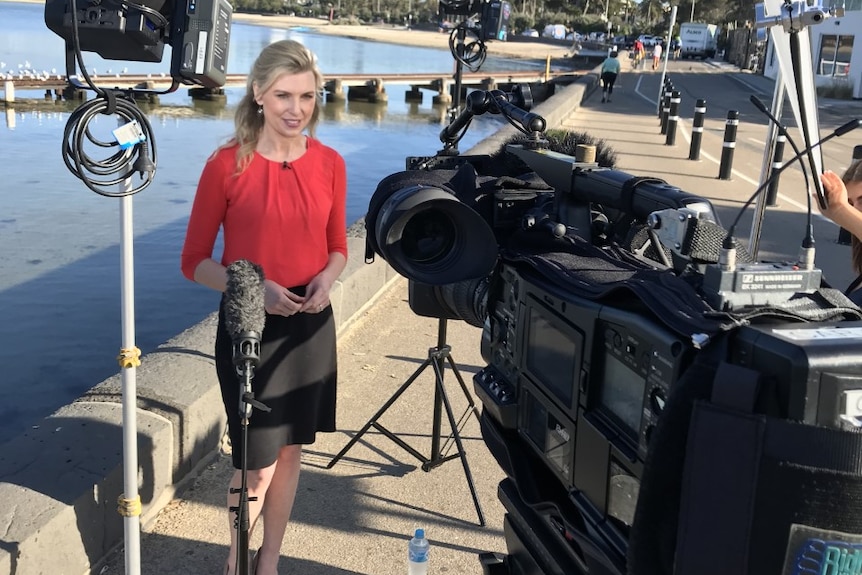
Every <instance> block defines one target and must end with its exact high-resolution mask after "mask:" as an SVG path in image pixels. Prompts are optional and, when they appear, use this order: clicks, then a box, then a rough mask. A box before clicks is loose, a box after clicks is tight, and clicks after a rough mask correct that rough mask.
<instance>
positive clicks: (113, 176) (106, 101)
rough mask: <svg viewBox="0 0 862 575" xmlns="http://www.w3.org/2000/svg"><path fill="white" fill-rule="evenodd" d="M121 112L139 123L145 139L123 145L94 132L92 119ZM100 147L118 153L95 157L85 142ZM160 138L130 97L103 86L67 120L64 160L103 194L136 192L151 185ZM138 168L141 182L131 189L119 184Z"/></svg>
mask: <svg viewBox="0 0 862 575" xmlns="http://www.w3.org/2000/svg"><path fill="white" fill-rule="evenodd" d="M100 114H104V115H107V116H114V115H116V116H118V117H119V119H120V121H121V122H123V121H125V122H123V124H125V123H132V122H134V123H136V124H137V128H138V129H140V131H141V134H142V141H140V142H138V143H136V144H134V145H132V146H129V147H126V148H123V147H122V146H121V145H120V143H119V142H117V141H116V140H113V141H103V140H101V139H99V138H97V137H96V136H94V135H93V132H92V130H91V126H90V123H91V122H92V121H93V120H94V119H96V118H97V116H98V115H100ZM88 143H89V144H91V145H93V146H96V147H97V148H102V149H108V148H113V149H115V150H114V153H113V154H112V155H110V156H108V157H107V158H100V159H95V158H93V157H92V156H90V155H88V154H87V152H86V151H85V145H87V144H88ZM157 159H158V156H157V153H156V141H155V138H154V137H153V130H152V126H151V125H150V123H149V121H148V120H147V117H146V115H144V113H143V112H142V111H141V109H140V108H138V107H137V105H136V104H135V102H134V101H133V100H131V99H130V98H126V97H124V96H122V95H120V97H117V94H116V93H115V92H114V91H112V90H100V94H99V95H98V96H96V97H95V98H93V99H92V100H88V101H87V102H85V103H83V104H81V105H80V106H79V107H78V108H77V109H75V111H74V112H72V114H71V116H69V121H68V122H67V123H66V128H65V130H64V133H63V162H65V164H66V167H67V168H69V171H70V172H72V174H74V175H75V176H76V177H77V178H79V179H80V180H81V181H82V182H84V185H86V186H87V187H88V188H90V189H91V190H93V191H94V192H96V193H97V194H99V195H102V196H107V197H114V198H116V197H123V196H129V195H132V194H136V193H138V192H140V191H141V190H143V189H144V188H146V187H147V186H149V185H150V183H152V181H153V176H154V175H155V171H156V163H157ZM135 172H138V173H139V174H140V177H141V182H140V183H139V184H138V185H137V186H134V187H128V186H126V187H127V188H128V189H120V188H116V189H114V190H111V189H110V187H111V186H118V185H119V184H120V183H124V182H125V183H130V180H131V176H132V175H133V174H134V173H135Z"/></svg>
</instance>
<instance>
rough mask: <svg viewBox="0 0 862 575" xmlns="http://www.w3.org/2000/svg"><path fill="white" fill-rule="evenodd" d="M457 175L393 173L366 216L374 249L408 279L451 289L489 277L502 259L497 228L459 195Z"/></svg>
mask: <svg viewBox="0 0 862 575" xmlns="http://www.w3.org/2000/svg"><path fill="white" fill-rule="evenodd" d="M453 175H454V174H453V173H448V174H443V173H435V172H434V171H431V172H419V171H416V172H402V173H399V174H392V175H390V176H387V177H386V178H384V179H383V180H382V181H381V182H380V184H378V186H377V190H376V191H375V192H374V195H373V196H372V197H371V201H370V202H369V206H368V213H367V214H366V216H365V229H366V231H367V232H368V243H369V246H370V247H371V249H373V250H374V251H375V252H376V253H377V254H379V255H380V256H381V257H382V258H383V259H385V260H386V261H387V262H388V263H389V265H391V266H392V267H393V268H394V269H395V271H397V272H398V273H400V274H401V275H403V276H404V277H406V278H407V279H411V280H414V281H417V282H421V283H424V284H429V285H445V284H450V283H455V282H460V281H464V280H468V279H474V278H480V277H484V276H486V275H487V274H488V273H490V271H491V269H492V268H493V267H494V264H495V263H496V261H497V239H496V237H495V236H494V232H493V230H492V229H491V227H490V226H489V225H488V223H487V222H486V221H485V219H484V218H483V216H482V215H480V214H479V213H478V212H476V211H474V210H473V209H472V208H471V207H470V206H468V205H467V204H465V203H464V202H462V201H461V200H460V199H459V197H458V195H456V194H455V190H454V189H453V188H454V187H457V186H454V185H453V184H451V183H450V182H449V179H451V178H452V177H453ZM462 187H463V186H462ZM462 192H463V193H464V194H465V197H470V196H475V194H476V193H477V192H476V190H473V189H468V190H462Z"/></svg>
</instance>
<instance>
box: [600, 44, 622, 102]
mask: <svg viewBox="0 0 862 575" xmlns="http://www.w3.org/2000/svg"><path fill="white" fill-rule="evenodd" d="M619 73H620V60H619V58H617V51H616V50H612V51H611V54H610V56H608V57H607V58H605V61H604V62H602V73H601V80H602V102H610V101H611V96H612V95H613V93H614V82H616V81H617V75H618V74H619Z"/></svg>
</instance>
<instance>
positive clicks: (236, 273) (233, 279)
mask: <svg viewBox="0 0 862 575" xmlns="http://www.w3.org/2000/svg"><path fill="white" fill-rule="evenodd" d="M224 293H225V302H224V323H225V329H226V330H227V332H228V334H229V335H230V338H231V340H232V341H233V363H234V365H235V366H236V373H237V376H239V380H240V393H239V415H240V423H241V425H242V431H241V442H242V466H241V476H240V477H241V479H240V487H239V488H231V490H230V492H231V493H237V494H239V502H238V503H237V505H236V506H235V507H230V511H233V512H236V519H235V521H234V526H235V528H236V531H237V556H236V570H235V571H234V572H235V573H242V574H246V573H248V572H249V565H248V542H249V531H250V529H251V525H250V521H249V510H248V503H249V501H256V500H257V497H249V495H248V463H247V462H248V423H249V418H250V417H251V410H252V408H253V407H256V408H258V409H260V410H262V411H271V410H270V408H269V407H267V406H266V405H264V404H262V403H261V402H259V401H257V400H256V399H255V398H254V392H253V391H252V389H251V380H252V378H253V377H254V368H255V367H257V365H258V363H260V338H261V335H262V334H263V326H264V323H265V322H266V309H265V306H264V284H263V268H261V267H260V266H259V265H257V264H254V263H252V262H250V261H248V260H237V261H235V262H233V263H232V264H230V265H229V266H228V267H227V287H226V288H225V292H224ZM237 447H239V446H234V449H236V448H237Z"/></svg>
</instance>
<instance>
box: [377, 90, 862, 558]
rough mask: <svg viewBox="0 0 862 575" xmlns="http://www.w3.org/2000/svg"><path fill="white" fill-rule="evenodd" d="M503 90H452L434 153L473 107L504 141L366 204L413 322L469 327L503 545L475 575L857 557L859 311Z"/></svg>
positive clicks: (398, 177)
mask: <svg viewBox="0 0 862 575" xmlns="http://www.w3.org/2000/svg"><path fill="white" fill-rule="evenodd" d="M523 104H524V100H523V98H519V97H518V95H517V94H516V93H512V94H507V93H504V92H501V91H498V90H493V91H487V92H485V91H478V93H476V92H474V93H471V94H470V95H469V96H468V102H467V106H466V108H465V111H464V112H462V115H461V116H459V117H458V118H455V119H454V120H453V121H452V123H451V124H450V125H449V126H447V127H446V128H444V129H443V131H442V132H441V140H442V141H443V142H444V143H445V142H448V141H449V138H451V137H452V135H453V134H454V133H457V132H458V131H459V130H460V129H462V128H464V127H465V126H466V125H467V124H468V123H469V120H468V117H469V116H470V115H471V114H473V113H486V112H487V113H495V114H502V115H504V116H505V117H506V119H507V120H509V121H510V123H511V124H512V125H515V126H516V127H518V129H519V131H520V132H521V134H520V135H519V136H518V138H516V139H514V140H513V141H511V142H510V143H509V144H507V145H506V146H505V149H504V150H503V151H501V152H500V153H498V154H496V155H475V156H458V155H453V154H452V153H451V149H449V146H446V148H444V150H441V152H440V153H438V154H437V155H435V156H431V157H408V158H407V160H406V170H405V171H402V172H398V173H394V174H391V175H389V176H387V177H386V178H384V179H383V180H382V181H381V182H380V184H379V185H378V187H377V189H376V191H375V193H374V195H373V196H372V198H371V200H370V203H369V209H368V214H367V216H366V229H367V241H368V247H367V251H366V259H369V258H371V259H373V255H374V254H375V253H376V254H378V255H380V256H381V257H382V258H384V259H385V260H386V261H387V262H388V263H389V264H390V265H391V266H392V267H393V268H394V269H395V270H396V271H398V272H399V273H401V274H402V275H404V276H406V277H407V278H408V280H409V304H410V307H411V309H412V310H413V311H414V312H415V313H417V314H419V315H422V316H428V317H437V318H445V319H463V320H465V321H467V322H469V323H471V324H473V325H476V326H480V327H482V340H481V351H482V356H483V358H484V359H485V361H486V362H487V365H486V366H485V367H484V368H483V369H481V370H480V371H479V373H478V374H476V376H475V377H474V390H475V392H476V394H477V396H478V398H479V399H480V400H481V403H482V406H483V411H482V417H481V428H482V436H483V439H484V441H485V443H486V445H487V446H488V448H489V450H490V451H491V452H492V454H493V455H494V456H495V458H496V460H497V461H498V463H499V465H500V466H501V468H502V469H503V470H504V471H505V474H506V476H507V477H506V479H504V480H503V481H502V482H501V483H500V485H499V488H498V496H499V499H500V501H501V502H502V504H503V506H504V508H505V510H506V515H505V519H504V533H505V540H506V544H507V551H508V553H507V554H505V555H503V556H500V555H497V554H491V555H487V554H486V555H484V556H483V557H482V563H483V569H484V571H485V573H486V574H488V575H492V574H503V575H542V574H544V575H551V574H553V575H563V574H565V575H572V574H590V575H598V574H601V575H606V574H607V575H622V574H624V573H629V574H635V575H641V574H668V575H669V574H671V573H674V574H677V575H690V574H696V575H711V574H715V575H719V574H720V575H729V574H733V575H745V574H751V575H754V574H755V573H757V574H761V573H770V574H779V573H782V574H788V575H789V574H802V573H829V574H832V573H834V574H836V575H837V574H839V573H842V574H843V573H855V572H859V571H860V570H862V550H860V549H862V519H860V514H859V513H858V509H857V508H856V507H855V503H854V502H855V501H858V498H859V496H862V464H860V463H859V462H860V461H862V460H861V459H860V458H859V457H858V453H862V451H860V449H859V448H862V434H860V433H859V428H860V426H862V351H860V350H862V347H860V344H862V339H860V338H862V321H860V320H862V310H860V309H859V308H857V307H856V306H855V305H854V304H852V303H851V302H850V301H849V300H848V299H847V298H846V297H844V296H843V294H841V293H840V292H837V291H836V290H832V289H829V288H826V287H822V286H821V278H820V272H819V270H817V269H816V268H815V267H814V266H813V265H809V264H804V263H800V262H787V263H784V262H782V263H758V262H754V261H752V258H751V257H750V256H749V255H748V254H747V253H746V252H745V249H744V247H743V246H742V245H740V244H739V243H738V242H736V241H735V239H734V238H733V237H732V235H731V234H729V233H728V231H727V230H726V229H725V228H724V227H722V225H721V223H720V222H719V218H718V216H717V214H716V212H715V210H714V209H713V207H712V205H711V203H710V202H709V201H708V200H707V199H705V198H703V197H700V196H697V195H694V194H691V193H688V192H685V191H683V190H681V189H679V188H676V187H674V186H671V185H669V184H667V183H666V182H663V181H661V180H657V179H655V178H643V177H637V176H634V175H631V174H627V173H625V172H622V171H619V170H615V169H613V168H611V167H608V166H602V165H599V163H598V162H596V161H595V158H594V157H593V156H592V150H591V149H590V147H589V146H583V145H574V146H572V145H571V142H566V145H565V146H562V148H565V149H559V148H560V147H561V146H560V145H559V143H560V142H561V141H563V140H565V138H564V139H563V140H560V139H559V138H558V137H557V136H556V135H554V134H553V133H552V132H546V131H545V123H544V120H543V119H542V118H541V117H540V116H537V115H536V114H531V113H529V112H528V111H526V110H524V109H523V108H521V107H520V106H521V105H523ZM555 147H556V148H558V149H556V150H555V149H554V148H555ZM572 148H574V154H571V153H564V152H567V151H568V152H571V150H572ZM851 453H852V454H853V455H850V454H851ZM854 569H855V571H854Z"/></svg>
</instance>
